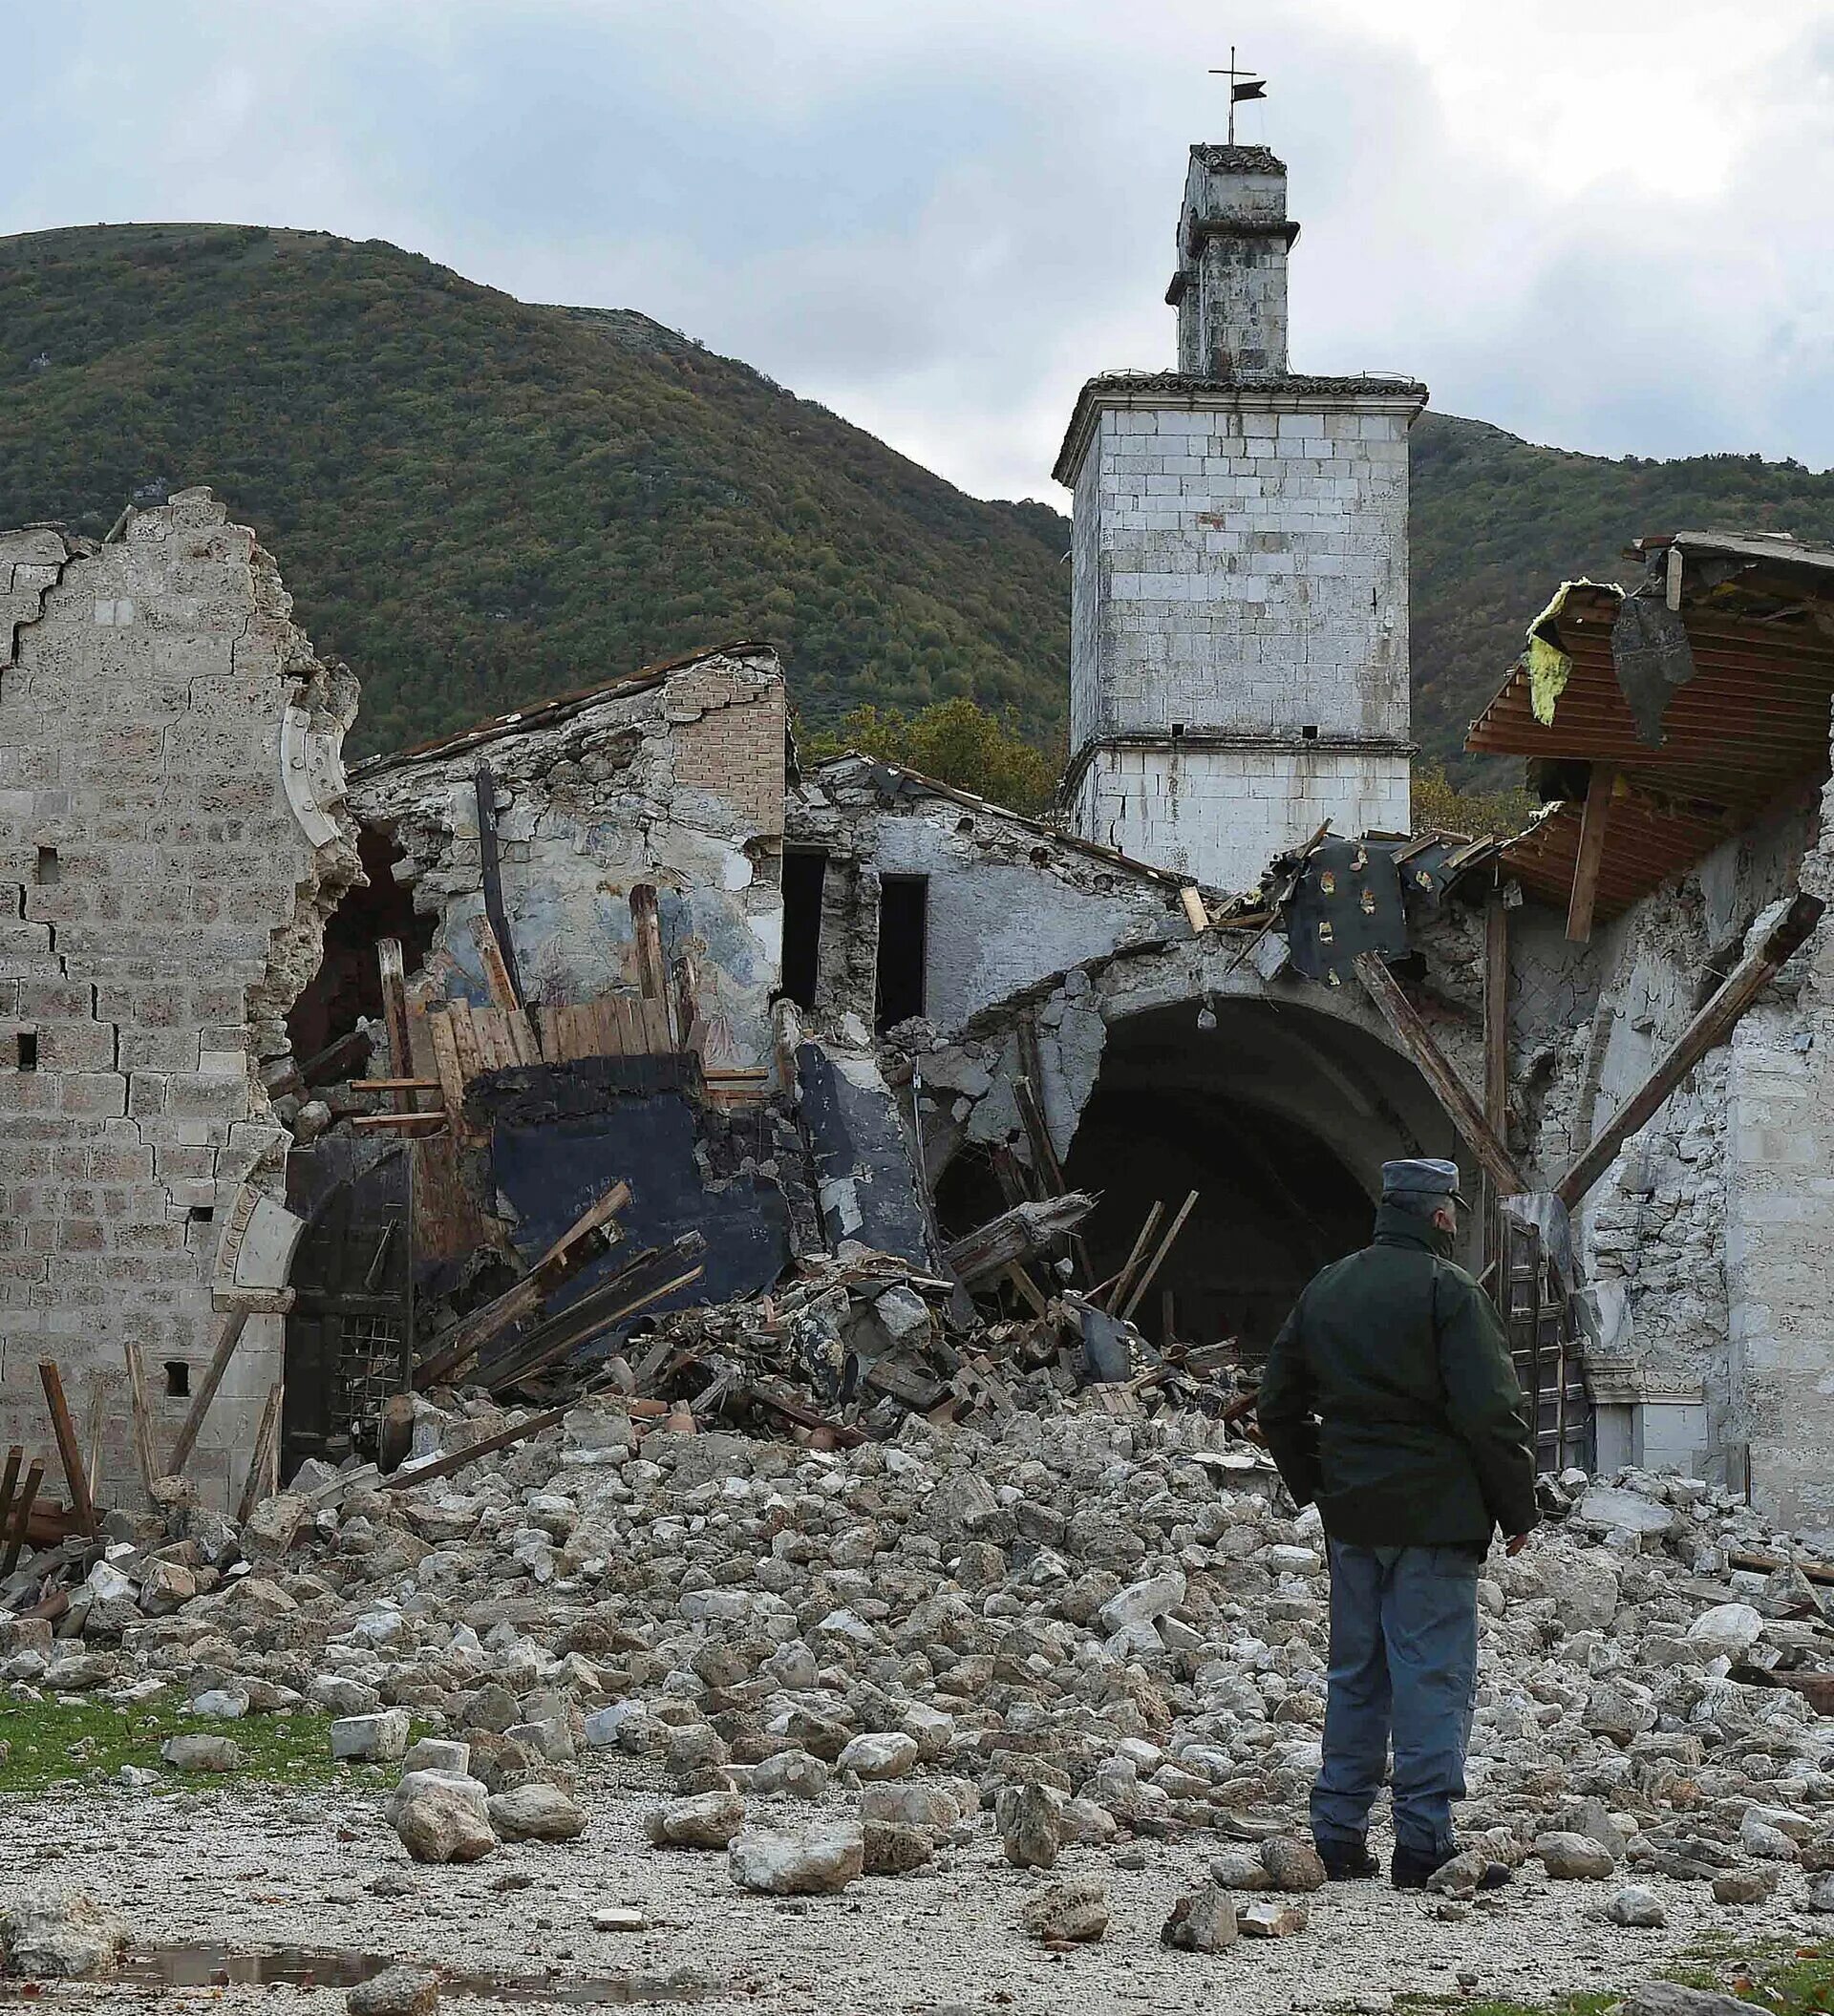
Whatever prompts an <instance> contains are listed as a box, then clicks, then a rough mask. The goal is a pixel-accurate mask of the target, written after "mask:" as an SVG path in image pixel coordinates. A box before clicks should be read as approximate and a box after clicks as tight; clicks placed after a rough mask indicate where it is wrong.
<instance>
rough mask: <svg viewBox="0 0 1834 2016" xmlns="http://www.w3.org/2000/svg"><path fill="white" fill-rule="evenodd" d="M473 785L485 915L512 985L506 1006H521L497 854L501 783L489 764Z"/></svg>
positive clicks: (482, 766) (519, 979) (519, 977)
mask: <svg viewBox="0 0 1834 2016" xmlns="http://www.w3.org/2000/svg"><path fill="white" fill-rule="evenodd" d="M472 788H473V789H474V790H475V791H476V792H477V794H478V860H479V865H480V870H481V872H482V876H483V884H484V915H485V917H487V918H488V919H489V921H490V929H491V934H492V936H493V937H495V939H496V941H497V948H498V951H499V953H500V954H501V959H502V963H503V977H504V980H505V981H506V983H507V985H508V988H509V999H508V1001H507V1002H506V1003H504V1004H502V1005H503V1006H505V1007H508V1008H521V1007H522V975H521V974H520V973H519V972H518V970H517V967H516V942H515V940H514V939H513V938H511V936H510V935H509V912H508V911H507V910H505V909H504V908H503V872H502V866H501V862H500V860H499V859H498V855H497V784H496V779H495V778H494V777H492V775H491V774H490V765H489V764H488V763H480V764H479V766H478V769H477V771H476V773H475V774H474V775H473V777H472ZM493 998H494V997H493Z"/></svg>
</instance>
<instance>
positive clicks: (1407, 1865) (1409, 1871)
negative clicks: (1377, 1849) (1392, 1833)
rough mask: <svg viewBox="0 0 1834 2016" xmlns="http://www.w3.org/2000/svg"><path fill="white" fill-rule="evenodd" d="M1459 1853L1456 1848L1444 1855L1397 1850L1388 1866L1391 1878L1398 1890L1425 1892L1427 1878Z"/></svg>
mask: <svg viewBox="0 0 1834 2016" xmlns="http://www.w3.org/2000/svg"><path fill="white" fill-rule="evenodd" d="M1457 1853H1458V1850H1457V1849H1456V1848H1448V1849H1447V1850H1446V1851H1445V1853H1444V1854H1443V1855H1440V1854H1439V1852H1438V1851H1437V1850H1435V1851H1433V1852H1432V1853H1430V1854H1426V1855H1422V1854H1421V1853H1420V1852H1419V1850H1418V1849H1415V1848H1397V1849H1396V1851H1395V1859H1394V1860H1393V1861H1392V1862H1390V1864H1389V1865H1388V1873H1389V1878H1390V1880H1391V1881H1392V1882H1393V1883H1394V1885H1395V1887H1396V1889H1397V1890H1424V1889H1425V1888H1426V1879H1427V1878H1428V1877H1430V1876H1431V1875H1432V1874H1433V1873H1434V1871H1435V1870H1437V1869H1442V1868H1444V1866H1445V1865H1446V1863H1447V1862H1449V1861H1450V1860H1451V1859H1452V1857H1454V1856H1455V1855H1457Z"/></svg>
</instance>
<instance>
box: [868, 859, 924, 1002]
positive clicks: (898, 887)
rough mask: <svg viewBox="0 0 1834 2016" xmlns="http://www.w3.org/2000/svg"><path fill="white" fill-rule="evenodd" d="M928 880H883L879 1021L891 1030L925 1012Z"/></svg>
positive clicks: (901, 877) (897, 877)
mask: <svg viewBox="0 0 1834 2016" xmlns="http://www.w3.org/2000/svg"><path fill="white" fill-rule="evenodd" d="M928 938H929V878H928V876H927V875H887V876H885V878H884V879H883V880H882V881H881V882H880V884H879V1002H878V1014H877V1018H876V1019H877V1021H878V1024H879V1027H880V1029H882V1030H883V1029H890V1028H891V1027H892V1025H893V1024H894V1023H898V1022H906V1021H908V1020H909V1019H910V1017H911V1016H913V1015H921V1014H922V1013H923V1012H924V972H925V968H926V966H928Z"/></svg>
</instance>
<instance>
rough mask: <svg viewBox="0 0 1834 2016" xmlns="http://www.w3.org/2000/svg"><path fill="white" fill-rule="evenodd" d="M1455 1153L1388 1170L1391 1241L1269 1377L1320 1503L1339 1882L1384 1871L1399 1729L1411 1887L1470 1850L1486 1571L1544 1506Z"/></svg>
mask: <svg viewBox="0 0 1834 2016" xmlns="http://www.w3.org/2000/svg"><path fill="white" fill-rule="evenodd" d="M1463 1201H1464V1199H1462V1197H1461V1196H1460V1194H1459V1171H1458V1166H1457V1164H1456V1163H1453V1162H1442V1161H1437V1160H1431V1159H1424V1158H1421V1159H1414V1160H1409V1161H1401V1162H1388V1163H1385V1164H1384V1165H1383V1168H1382V1202H1381V1208H1380V1210H1379V1211H1378V1212H1377V1213H1376V1241H1375V1243H1374V1244H1373V1245H1370V1246H1366V1247H1364V1249H1363V1250H1362V1251H1361V1252H1360V1253H1353V1254H1351V1255H1350V1256H1349V1258H1348V1259H1346V1260H1340V1261H1338V1262H1336V1263H1334V1264H1333V1265H1332V1266H1329V1267H1327V1268H1326V1269H1325V1270H1324V1272H1323V1273H1321V1274H1319V1275H1317V1276H1316V1277H1315V1278H1314V1279H1313V1281H1312V1283H1311V1284H1310V1285H1309V1286H1308V1287H1307V1289H1306V1291H1305V1293H1304V1294H1303V1295H1301V1296H1300V1298H1299V1301H1298V1304H1297V1305H1296V1306H1295V1308H1294V1309H1293V1312H1292V1314H1291V1315H1290V1317H1288V1319H1287V1321H1286V1324H1285V1326H1283V1327H1282V1329H1281V1331H1280V1334H1279V1336H1278V1337H1276V1338H1275V1339H1274V1342H1273V1348H1272V1349H1271V1350H1270V1351H1269V1354H1268V1364H1267V1369H1266V1371H1265V1372H1264V1374H1263V1375H1262V1380H1261V1393H1260V1400H1259V1407H1258V1411H1259V1414H1260V1418H1261V1428H1262V1432H1264V1433H1265V1434H1266V1436H1267V1439H1268V1447H1269V1450H1270V1451H1271V1452H1272V1454H1273V1459H1274V1461H1275V1462H1276V1463H1278V1464H1279V1466H1280V1475H1281V1476H1282V1477H1284V1478H1285V1480H1286V1483H1287V1488H1288V1489H1289V1490H1290V1492H1291V1493H1292V1495H1293V1496H1294V1498H1295V1499H1297V1500H1298V1502H1299V1503H1300V1504H1301V1505H1310V1504H1312V1503H1316V1505H1317V1507H1318V1511H1319V1515H1320V1517H1322V1518H1323V1520H1324V1525H1325V1535H1326V1539H1327V1541H1328V1543H1329V1547H1330V1557H1331V1672H1330V1691H1329V1695H1328V1698H1327V1702H1326V1708H1325V1734H1324V1764H1323V1769H1322V1770H1321V1771H1320V1772H1319V1774H1318V1782H1317V1785H1316V1786H1315V1787H1314V1789H1313V1791H1312V1836H1313V1838H1314V1840H1315V1841H1316V1842H1317V1844H1318V1852H1319V1854H1320V1855H1321V1856H1322V1857H1324V1862H1325V1866H1326V1869H1327V1870H1328V1871H1329V1872H1330V1874H1331V1875H1332V1876H1333V1877H1336V1878H1345V1877H1354V1876H1374V1875H1376V1862H1375V1860H1374V1859H1373V1857H1371V1856H1370V1853H1369V1847H1368V1841H1367V1830H1368V1825H1369V1812H1370V1808H1371V1806H1372V1805H1373V1803H1374V1801H1375V1798H1376V1793H1377V1792H1378V1791H1379V1790H1380V1789H1381V1783H1382V1773H1383V1767H1384V1765H1385V1763H1386V1761H1387V1751H1388V1746H1389V1741H1390V1737H1391V1735H1392V1737H1393V1740H1394V1747H1395V1770H1394V1776H1393V1788H1394V1807H1395V1859H1394V1864H1393V1875H1394V1880H1395V1884H1396V1887H1397V1889H1417V1888H1419V1887H1420V1886H1422V1885H1423V1884H1424V1883H1425V1881H1426V1878H1428V1877H1429V1876H1430V1875H1432V1873H1433V1871H1434V1870H1435V1869H1437V1868H1438V1867H1439V1864H1440V1863H1441V1862H1444V1861H1446V1860H1447V1859H1448V1858H1449V1857H1451V1856H1452V1855H1454V1854H1455V1853H1456V1852H1457V1844H1456V1841H1455V1839H1454V1836H1453V1832H1452V1802H1453V1800H1455V1799H1461V1798H1462V1797H1463V1796H1464V1752H1465V1745H1466V1743H1467V1742H1468V1741H1469V1738H1470V1733H1471V1708H1472V1701H1473V1697H1474V1694H1475V1691H1476V1687H1477V1665H1478V1608H1477V1595H1478V1569H1479V1566H1480V1564H1481V1563H1482V1560H1483V1557H1484V1553H1485V1551H1486V1550H1487V1549H1488V1547H1489V1545H1490V1539H1491V1535H1492V1533H1493V1531H1494V1530H1495V1529H1496V1528H1497V1527H1499V1526H1500V1527H1501V1528H1502V1529H1503V1533H1504V1534H1505V1535H1507V1536H1508V1543H1509V1552H1510V1553H1512V1554H1513V1553H1516V1552H1517V1551H1518V1550H1519V1549H1520V1548H1521V1547H1522V1545H1523V1543H1524V1541H1525V1539H1526V1537H1527V1534H1528V1529H1529V1528H1530V1527H1531V1526H1533V1525H1534V1524H1535V1522H1536V1519H1537V1517H1538V1514H1537V1511H1536V1507H1535V1457H1534V1442H1533V1438H1532V1436H1531V1434H1530V1432H1529V1427H1528V1418H1527V1410H1526V1407H1525V1403H1524V1400H1523V1395H1522V1389H1521V1387H1520V1385H1519V1384H1518V1383H1517V1379H1516V1374H1515V1368H1514V1366H1513V1365H1512V1364H1511V1363H1510V1360H1509V1352H1508V1348H1507V1345H1506V1343H1505V1342H1504V1339H1503V1327H1502V1326H1501V1324H1499V1323H1498V1321H1497V1317H1496V1312H1495V1310H1494V1309H1493V1308H1492V1307H1491V1305H1490V1300H1489V1297H1488V1296H1486V1295H1485V1294H1484V1292H1483V1291H1482V1288H1480V1287H1479V1286H1478V1284H1477V1283H1476V1282H1475V1281H1473V1280H1472V1279H1471V1277H1470V1275H1469V1274H1467V1273H1466V1272H1465V1271H1464V1269H1463V1268H1462V1267H1459V1266H1456V1265H1455V1264H1454V1263H1453V1262H1452V1259H1451V1252H1452V1240H1453V1236H1454V1234H1455V1233H1456V1232H1457V1229H1458V1210H1457V1207H1458V1206H1459V1205H1461V1204H1462V1203H1463Z"/></svg>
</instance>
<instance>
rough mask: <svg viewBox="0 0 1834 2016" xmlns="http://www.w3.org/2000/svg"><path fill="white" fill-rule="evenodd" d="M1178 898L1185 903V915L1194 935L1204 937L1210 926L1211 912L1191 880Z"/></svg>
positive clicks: (1181, 890) (1180, 891) (1179, 893)
mask: <svg viewBox="0 0 1834 2016" xmlns="http://www.w3.org/2000/svg"><path fill="white" fill-rule="evenodd" d="M1178 900H1179V902H1182V903H1183V904H1184V916H1185V918H1186V920H1187V921H1188V923H1189V924H1190V927H1191V933H1192V936H1193V937H1196V938H1202V937H1203V935H1204V934H1205V931H1207V930H1208V929H1209V928H1210V913H1209V912H1208V911H1207V910H1206V909H1205V907H1204V899H1203V898H1202V897H1201V896H1200V895H1199V894H1198V893H1197V891H1196V889H1195V888H1193V887H1192V885H1191V884H1190V883H1189V882H1186V883H1185V884H1184V887H1183V888H1181V889H1180V890H1179V892H1178Z"/></svg>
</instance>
